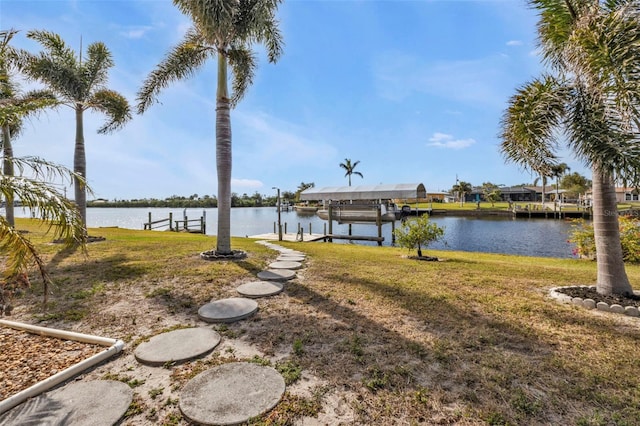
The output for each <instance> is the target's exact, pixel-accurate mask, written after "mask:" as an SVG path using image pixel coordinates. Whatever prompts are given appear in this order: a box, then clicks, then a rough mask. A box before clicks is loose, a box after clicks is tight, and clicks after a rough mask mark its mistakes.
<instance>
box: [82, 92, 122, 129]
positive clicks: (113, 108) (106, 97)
mask: <svg viewBox="0 0 640 426" xmlns="http://www.w3.org/2000/svg"><path fill="white" fill-rule="evenodd" d="M87 106H88V107H89V108H93V109H96V110H98V111H102V112H103V113H104V114H105V115H106V116H107V117H108V119H107V121H106V123H105V124H104V125H103V126H102V127H100V128H99V129H98V133H110V132H112V131H114V130H117V129H120V128H122V127H123V126H124V125H125V124H126V123H127V121H129V120H131V109H130V107H129V102H128V101H127V99H126V98H125V97H124V96H122V95H121V94H119V93H118V92H115V91H113V90H107V89H105V90H99V91H97V92H95V93H94V94H93V96H92V97H91V99H89V101H88V102H87Z"/></svg>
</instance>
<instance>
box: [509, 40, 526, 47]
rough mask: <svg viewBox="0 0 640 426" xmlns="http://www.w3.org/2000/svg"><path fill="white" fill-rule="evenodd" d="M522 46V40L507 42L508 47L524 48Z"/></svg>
mask: <svg viewBox="0 0 640 426" xmlns="http://www.w3.org/2000/svg"><path fill="white" fill-rule="evenodd" d="M522 44H523V43H522V41H521V40H509V41H508V42H507V46H522Z"/></svg>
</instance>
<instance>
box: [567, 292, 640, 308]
mask: <svg viewBox="0 0 640 426" xmlns="http://www.w3.org/2000/svg"><path fill="white" fill-rule="evenodd" d="M556 291H557V292H559V293H562V294H566V295H567V296H571V297H580V298H581V299H592V300H594V301H595V302H596V303H598V302H605V303H607V304H608V305H621V306H623V307H624V306H635V307H636V308H640V296H630V297H625V296H619V295H611V296H605V295H603V294H600V293H598V292H596V289H595V288H592V287H561V288H558V289H556Z"/></svg>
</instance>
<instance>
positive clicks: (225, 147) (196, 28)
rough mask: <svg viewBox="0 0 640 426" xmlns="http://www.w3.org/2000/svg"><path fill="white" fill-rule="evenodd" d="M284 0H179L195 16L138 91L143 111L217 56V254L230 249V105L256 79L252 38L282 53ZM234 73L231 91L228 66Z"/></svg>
mask: <svg viewBox="0 0 640 426" xmlns="http://www.w3.org/2000/svg"><path fill="white" fill-rule="evenodd" d="M280 2H281V0H217V1H216V0H202V1H197V2H196V1H191V0H174V1H173V4H174V5H176V6H177V7H178V9H180V11H182V12H183V13H184V14H186V15H188V16H189V17H190V18H191V20H192V21H193V27H192V28H191V29H190V30H189V31H188V32H187V33H186V34H185V36H184V39H183V40H182V41H181V42H180V43H179V44H178V45H177V46H175V47H173V48H172V49H171V50H170V52H169V54H168V55H167V56H166V57H165V58H164V60H163V61H162V62H161V63H160V64H159V65H158V67H157V68H156V69H155V70H154V71H153V72H152V73H151V74H150V75H149V76H148V77H147V79H146V80H145V82H144V84H143V86H142V88H141V89H140V91H139V92H138V98H137V99H138V113H143V112H144V111H146V110H147V108H149V106H150V105H151V104H153V103H154V102H156V100H157V96H158V94H159V93H160V91H161V90H162V89H164V88H165V87H167V86H168V85H169V84H170V83H172V82H174V81H177V80H181V79H183V78H185V77H188V76H191V75H193V74H194V73H195V71H196V70H197V69H198V68H199V67H201V66H202V65H204V63H205V62H206V60H207V59H210V58H217V65H218V81H217V89H216V169H217V174H218V194H217V196H218V234H217V247H216V251H215V253H214V255H217V256H229V255H233V251H232V250H231V221H230V219H231V166H232V149H231V117H230V109H231V107H233V106H235V105H237V103H238V102H239V101H240V99H242V97H243V96H244V94H245V92H246V90H247V88H248V87H249V86H250V85H251V83H252V82H253V76H254V73H255V69H256V66H257V64H256V58H255V56H254V53H253V52H252V50H251V47H252V45H253V43H261V44H264V45H265V47H266V50H267V54H268V57H269V61H270V62H276V61H277V59H278V58H279V57H280V55H281V53H282V37H281V35H280V32H279V30H278V25H277V21H276V18H275V12H276V9H277V6H278V4H280ZM229 66H230V67H231V72H232V74H233V83H232V89H233V94H232V96H231V97H230V96H229V90H228V85H227V71H228V67H229Z"/></svg>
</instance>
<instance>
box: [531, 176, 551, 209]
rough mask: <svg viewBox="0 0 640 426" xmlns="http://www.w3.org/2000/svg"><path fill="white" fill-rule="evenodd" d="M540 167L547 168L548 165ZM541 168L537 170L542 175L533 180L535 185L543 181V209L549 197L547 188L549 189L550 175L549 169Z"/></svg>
mask: <svg viewBox="0 0 640 426" xmlns="http://www.w3.org/2000/svg"><path fill="white" fill-rule="evenodd" d="M540 169H546V167H541V168H540ZM540 169H538V170H536V171H537V172H538V173H539V174H540V176H539V177H537V178H535V179H534V180H533V186H538V182H541V183H542V210H544V202H545V201H546V199H547V194H546V190H547V177H548V176H549V170H544V171H543V170H540ZM536 198H537V194H536ZM536 201H537V200H536Z"/></svg>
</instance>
